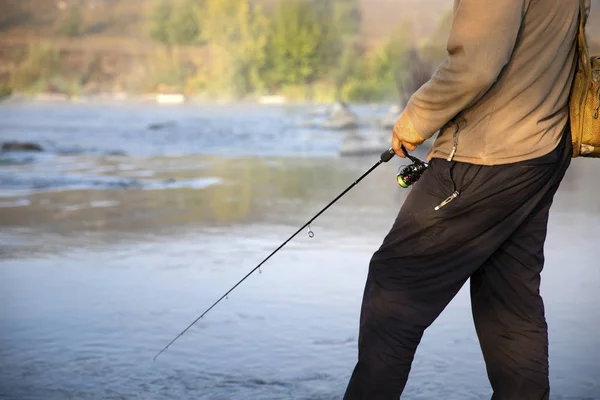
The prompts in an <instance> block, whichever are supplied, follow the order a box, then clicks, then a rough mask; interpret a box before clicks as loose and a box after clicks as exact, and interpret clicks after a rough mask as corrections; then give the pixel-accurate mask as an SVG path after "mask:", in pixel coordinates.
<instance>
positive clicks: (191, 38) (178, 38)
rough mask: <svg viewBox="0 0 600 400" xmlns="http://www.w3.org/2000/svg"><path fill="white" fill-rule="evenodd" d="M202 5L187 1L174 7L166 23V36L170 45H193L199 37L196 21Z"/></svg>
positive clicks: (198, 22)
mask: <svg viewBox="0 0 600 400" xmlns="http://www.w3.org/2000/svg"><path fill="white" fill-rule="evenodd" d="M201 6H202V5H201V4H199V2H197V1H194V0H188V1H186V2H184V3H183V4H181V5H179V6H177V7H175V9H174V10H173V12H172V14H171V17H170V18H169V21H168V27H167V35H168V38H169V42H170V43H172V44H193V43H195V42H197V41H198V37H199V35H200V21H199V20H198V17H199V13H200V11H199V10H200V7H201Z"/></svg>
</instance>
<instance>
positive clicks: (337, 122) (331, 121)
mask: <svg viewBox="0 0 600 400" xmlns="http://www.w3.org/2000/svg"><path fill="white" fill-rule="evenodd" d="M358 126H359V120H358V116H357V115H356V114H354V113H353V112H352V111H350V108H349V107H348V105H347V104H346V103H344V102H341V101H340V102H337V103H335V104H334V105H333V106H332V107H331V112H330V114H329V115H328V116H327V120H326V121H325V122H324V123H323V125H322V127H323V128H325V129H355V128H358Z"/></svg>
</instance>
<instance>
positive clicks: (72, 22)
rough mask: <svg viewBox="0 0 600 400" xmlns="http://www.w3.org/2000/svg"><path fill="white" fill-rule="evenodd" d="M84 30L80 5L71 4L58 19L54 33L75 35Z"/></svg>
mask: <svg viewBox="0 0 600 400" xmlns="http://www.w3.org/2000/svg"><path fill="white" fill-rule="evenodd" d="M83 31H84V20H83V12H82V10H81V5H80V4H79V3H74V4H71V5H70V6H69V7H68V8H67V10H66V11H65V15H64V17H63V18H61V19H60V22H59V25H58V28H57V31H56V33H57V34H59V35H61V36H68V37H76V36H79V35H81V34H82V33H83Z"/></svg>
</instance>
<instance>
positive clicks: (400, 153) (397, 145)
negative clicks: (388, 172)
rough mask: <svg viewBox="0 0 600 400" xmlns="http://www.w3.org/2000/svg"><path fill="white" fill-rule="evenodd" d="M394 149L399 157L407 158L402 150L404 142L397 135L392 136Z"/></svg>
mask: <svg viewBox="0 0 600 400" xmlns="http://www.w3.org/2000/svg"><path fill="white" fill-rule="evenodd" d="M392 149H393V150H394V152H395V153H396V155H397V156H398V157H401V158H405V157H406V156H405V155H404V152H403V151H402V142H400V139H398V137H397V136H396V135H393V136H392Z"/></svg>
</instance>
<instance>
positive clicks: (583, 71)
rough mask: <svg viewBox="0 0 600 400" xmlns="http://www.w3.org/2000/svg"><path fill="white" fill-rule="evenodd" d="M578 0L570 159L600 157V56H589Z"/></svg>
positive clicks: (583, 11) (582, 0) (581, 1)
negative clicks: (577, 31)
mask: <svg viewBox="0 0 600 400" xmlns="http://www.w3.org/2000/svg"><path fill="white" fill-rule="evenodd" d="M584 19H585V4H584V0H579V33H578V35H577V39H576V40H577V60H578V62H577V71H576V73H575V79H574V81H573V88H572V90H571V96H570V99H569V113H570V122H571V138H572V141H573V157H600V57H597V56H596V57H590V53H589V50H588V45H587V40H586V38H585V27H584Z"/></svg>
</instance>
